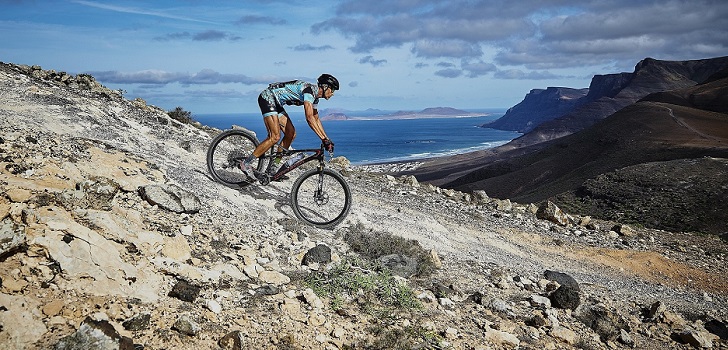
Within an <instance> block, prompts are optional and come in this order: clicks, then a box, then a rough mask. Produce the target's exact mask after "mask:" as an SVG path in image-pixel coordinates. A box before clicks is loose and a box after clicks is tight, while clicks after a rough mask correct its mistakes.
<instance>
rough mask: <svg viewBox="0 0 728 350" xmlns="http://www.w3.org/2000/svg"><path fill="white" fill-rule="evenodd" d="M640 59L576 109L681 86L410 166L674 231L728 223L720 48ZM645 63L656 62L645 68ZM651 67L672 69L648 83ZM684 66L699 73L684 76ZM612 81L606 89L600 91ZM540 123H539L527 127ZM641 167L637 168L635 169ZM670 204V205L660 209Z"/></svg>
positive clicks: (461, 185) (725, 82) (498, 192)
mask: <svg viewBox="0 0 728 350" xmlns="http://www.w3.org/2000/svg"><path fill="white" fill-rule="evenodd" d="M647 62H648V63H646V64H640V65H638V71H637V74H636V76H634V77H632V79H631V82H630V83H629V84H627V87H623V88H621V89H619V88H609V89H602V91H603V93H604V94H605V95H603V96H600V95H594V96H593V97H595V98H597V97H598V98H597V99H596V102H598V103H596V104H594V103H590V104H585V105H584V106H582V107H580V108H578V110H580V111H583V110H584V108H586V107H587V106H600V108H606V107H605V106H609V105H612V104H614V103H617V104H623V103H626V102H627V101H631V100H633V99H635V98H637V96H641V95H642V94H643V93H644V92H645V91H649V90H655V89H658V88H664V87H666V86H673V85H674V84H676V85H686V86H687V87H683V88H680V89H675V90H670V91H664V92H659V93H655V94H651V95H648V96H645V97H644V98H642V99H641V100H639V101H638V102H636V103H632V104H630V105H628V106H626V107H623V108H620V109H619V111H618V112H616V113H613V114H611V115H610V116H609V117H607V118H603V119H602V120H600V121H598V122H596V123H595V124H594V125H592V126H590V127H588V128H586V129H583V130H581V131H579V132H576V133H573V134H570V135H568V136H564V137H561V138H558V139H555V140H551V141H545V142H541V143H539V144H538V145H531V146H527V147H516V146H514V145H511V146H510V149H506V150H504V151H501V152H500V153H499V151H498V149H495V150H491V151H489V152H483V154H484V155H483V156H482V157H480V158H478V156H473V155H470V159H469V160H463V159H464V157H465V156H463V157H461V158H457V160H452V161H449V162H448V163H445V164H442V163H440V164H438V162H440V161H442V160H438V161H433V162H432V163H431V164H428V163H425V164H424V165H423V166H422V167H420V168H419V169H416V170H414V171H411V172H409V173H412V174H415V175H417V176H418V178H419V179H420V180H421V181H429V180H428V176H429V179H438V178H440V179H442V178H444V176H442V175H445V176H448V177H447V178H446V180H445V181H442V182H436V183H437V184H438V185H441V186H443V187H448V188H455V189H458V190H462V191H473V190H476V189H478V190H485V191H486V192H487V193H489V194H490V195H492V196H495V197H501V198H510V199H513V200H516V201H520V202H538V201H543V200H547V199H551V200H555V201H556V203H557V204H559V205H563V206H566V207H568V208H569V209H570V210H572V211H574V212H578V213H580V214H582V215H591V216H594V217H600V218H604V219H615V218H618V217H619V218H620V219H625V220H628V221H630V222H634V223H640V224H642V225H648V226H650V227H654V228H659V229H665V230H673V231H674V230H678V231H699V232H709V233H714V234H722V233H724V232H728V226H726V224H725V223H726V222H728V216H726V215H725V214H724V213H726V212H728V206H726V205H725V204H723V203H726V201H725V200H724V199H723V198H725V192H724V191H723V190H722V188H724V187H725V186H728V182H726V181H727V180H726V179H725V177H724V176H722V175H721V174H722V173H723V171H724V170H725V169H724V167H725V165H726V160H725V159H726V158H728V134H727V133H726V130H728V115H726V114H725V112H724V111H725V107H724V106H726V105H728V78H726V77H725V68H724V69H720V68H719V65H718V64H724V66H723V67H726V66H728V62H727V61H726V60H725V58H719V59H716V60H715V61H712V60H701V61H696V62H687V63H677V62H675V63H671V64H668V65H661V64H660V63H658V62H651V61H649V60H647ZM652 64H654V65H655V66H656V67H654V69H652V68H649V66H650V65H652ZM686 67H691V68H690V69H688V68H686ZM698 67H701V68H700V69H698ZM706 67H709V68H710V69H708V68H706ZM668 68H670V69H668ZM678 68H684V69H678ZM666 71H670V72H673V73H670V74H667V73H665V72H666ZM708 71H709V72H712V73H711V74H712V75H709V74H708V73H707V72H708ZM655 72H658V73H655ZM675 72H679V73H675ZM656 75H657V76H660V77H663V78H665V79H667V78H668V77H672V78H671V79H667V80H669V81H667V82H663V83H659V84H657V85H658V87H654V88H650V87H648V86H647V83H646V82H648V81H649V82H654V81H656V80H655V78H654V76H656ZM644 76H650V78H646V77H644ZM687 76H690V77H692V78H693V79H696V80H701V81H704V82H703V83H701V84H697V85H696V84H693V83H690V82H687V81H686V80H685V77H687ZM680 77H681V78H680ZM615 78H616V77H615ZM673 78H674V79H673ZM611 81H612V83H610V84H608V85H609V86H612V87H616V86H619V85H622V83H619V82H617V81H622V82H624V80H623V79H621V78H618V79H612V80H611ZM636 81H641V82H636ZM602 86H604V85H602ZM617 90H619V92H616V95H614V98H612V97H608V96H609V95H612V94H614V92H615V91H617ZM593 91H594V89H590V94H591V93H592V92H593ZM606 109H610V108H606ZM572 115H573V114H572ZM560 120H561V121H565V119H564V118H561V119H560ZM547 124H549V125H553V123H547ZM569 125H573V124H569ZM539 130H541V131H542V130H543V128H542V127H539V128H537V129H535V130H534V131H533V132H532V133H540V132H541V131H539ZM532 138H533V136H532ZM707 159H712V160H711V161H708V160H707ZM458 160H459V161H460V162H459V163H458V162H457V161H458ZM680 166H683V167H686V169H681V168H680ZM637 169H640V170H637ZM721 169H723V170H721ZM639 171H644V174H642V175H641V176H637V175H635V174H637V173H639ZM445 172H447V173H445ZM686 172H687V173H692V175H690V176H689V178H690V180H689V183H690V185H689V186H687V185H686V186H682V187H681V186H677V187H676V184H684V183H685V181H686V180H685V176H686ZM453 174H454V175H453ZM626 174H629V175H626ZM617 189H620V190H617ZM627 189H629V190H627ZM624 191H627V192H628V193H627V192H624ZM627 198H629V199H627ZM668 207H672V208H674V210H664V209H665V208H668ZM678 208H679V209H678Z"/></svg>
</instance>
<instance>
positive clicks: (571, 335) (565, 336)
mask: <svg viewBox="0 0 728 350" xmlns="http://www.w3.org/2000/svg"><path fill="white" fill-rule="evenodd" d="M550 334H551V336H552V337H554V338H556V339H559V340H562V341H564V342H566V343H567V344H570V345H573V344H576V342H577V340H579V338H578V336H577V335H576V333H575V332H574V331H572V330H571V329H568V328H566V327H563V326H555V327H553V328H551V332H550Z"/></svg>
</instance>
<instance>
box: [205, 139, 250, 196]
mask: <svg viewBox="0 0 728 350" xmlns="http://www.w3.org/2000/svg"><path fill="white" fill-rule="evenodd" d="M255 146H256V142H255V141H254V139H252V138H251V137H250V136H249V135H248V134H246V133H244V132H240V131H236V130H232V131H226V132H225V133H223V134H221V135H220V136H219V137H218V138H217V139H215V140H214V141H213V144H212V145H211V149H210V151H209V152H208V159H207V161H208V168H209V169H210V172H211V173H212V175H213V177H215V179H216V180H218V181H220V182H222V183H224V184H226V185H240V184H244V183H247V182H248V177H247V175H245V173H243V172H242V171H241V170H240V163H241V162H242V161H244V160H245V159H246V158H247V157H248V155H250V154H251V153H252V152H253V150H254V149H255ZM254 166H257V164H254Z"/></svg>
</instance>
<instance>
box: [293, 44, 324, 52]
mask: <svg viewBox="0 0 728 350" xmlns="http://www.w3.org/2000/svg"><path fill="white" fill-rule="evenodd" d="M291 49H293V51H326V50H333V49H334V47H333V46H331V45H322V46H312V45H309V44H301V45H297V46H294V47H291Z"/></svg>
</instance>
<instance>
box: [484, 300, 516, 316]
mask: <svg viewBox="0 0 728 350" xmlns="http://www.w3.org/2000/svg"><path fill="white" fill-rule="evenodd" d="M488 307H489V308H490V309H491V310H493V311H496V312H500V313H504V314H505V313H508V312H510V311H511V305H510V304H508V303H507V302H505V301H504V300H502V299H498V298H496V299H493V300H491V301H490V304H488Z"/></svg>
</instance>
